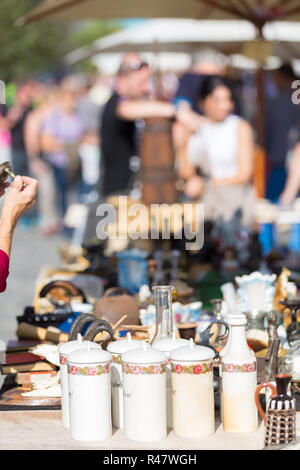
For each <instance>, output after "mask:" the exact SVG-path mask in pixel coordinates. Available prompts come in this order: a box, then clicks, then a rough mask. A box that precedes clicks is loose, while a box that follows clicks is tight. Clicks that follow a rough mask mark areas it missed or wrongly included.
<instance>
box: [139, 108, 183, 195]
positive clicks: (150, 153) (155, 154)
mask: <svg viewBox="0 0 300 470" xmlns="http://www.w3.org/2000/svg"><path fill="white" fill-rule="evenodd" d="M140 156H141V182H142V200H143V202H144V203H145V204H161V203H167V204H173V203H175V202H177V200H178V192H177V189H176V187H175V182H176V172H175V153H174V149H173V143H172V122H171V120H170V119H168V118H161V117H153V118H148V119H146V120H145V129H144V132H143V136H142V139H141V149H140Z"/></svg>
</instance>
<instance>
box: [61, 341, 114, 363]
mask: <svg viewBox="0 0 300 470" xmlns="http://www.w3.org/2000/svg"><path fill="white" fill-rule="evenodd" d="M111 360H112V355H111V354H110V352H108V351H104V350H103V349H102V348H101V347H99V348H97V349H94V348H93V347H92V346H91V344H90V342H89V343H88V344H87V346H86V347H85V349H78V350H77V351H73V352H72V353H70V354H69V355H68V357H67V362H68V363H72V364H98V363H99V362H109V361H111Z"/></svg>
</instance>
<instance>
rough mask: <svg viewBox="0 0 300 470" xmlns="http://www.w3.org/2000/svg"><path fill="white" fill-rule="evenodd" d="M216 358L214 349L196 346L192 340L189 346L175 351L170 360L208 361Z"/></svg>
mask: <svg viewBox="0 0 300 470" xmlns="http://www.w3.org/2000/svg"><path fill="white" fill-rule="evenodd" d="M214 357H215V352H214V350H213V349H211V348H207V347H206V346H198V345H196V344H195V343H194V341H193V339H192V338H191V339H190V341H189V345H188V346H183V347H181V348H178V349H175V350H174V351H172V352H171V354H170V359H171V360H172V361H178V362H181V361H183V362H196V361H206V360H208V359H213V358H214Z"/></svg>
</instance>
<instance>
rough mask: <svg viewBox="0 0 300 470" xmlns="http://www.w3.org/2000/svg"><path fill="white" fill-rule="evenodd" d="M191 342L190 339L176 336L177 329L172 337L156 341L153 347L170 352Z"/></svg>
mask: <svg viewBox="0 0 300 470" xmlns="http://www.w3.org/2000/svg"><path fill="white" fill-rule="evenodd" d="M188 344H189V340H188V339H183V338H176V334H175V331H173V335H172V338H163V339H160V340H158V341H156V342H155V343H154V344H153V345H152V347H153V349H158V350H159V351H162V352H165V353H170V352H172V351H174V349H177V348H180V347H182V346H187V345H188Z"/></svg>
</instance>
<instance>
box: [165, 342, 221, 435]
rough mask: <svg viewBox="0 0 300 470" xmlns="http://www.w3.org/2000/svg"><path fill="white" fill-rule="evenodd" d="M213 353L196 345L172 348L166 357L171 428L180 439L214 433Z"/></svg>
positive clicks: (190, 344) (209, 349) (191, 343)
mask: <svg viewBox="0 0 300 470" xmlns="http://www.w3.org/2000/svg"><path fill="white" fill-rule="evenodd" d="M214 356H215V353H214V351H213V350H212V349H211V348H207V347H205V346H196V345H195V344H194V342H193V340H192V339H191V340H190V343H189V345H188V346H184V347H181V348H179V349H175V350H174V351H173V352H172V353H171V354H170V362H171V373H172V374H171V375H172V397H173V429H174V433H175V434H176V435H177V436H179V437H183V438H188V439H197V438H200V437H204V436H210V435H211V434H213V433H214V432H215V414H214V384H213V358H214Z"/></svg>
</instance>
